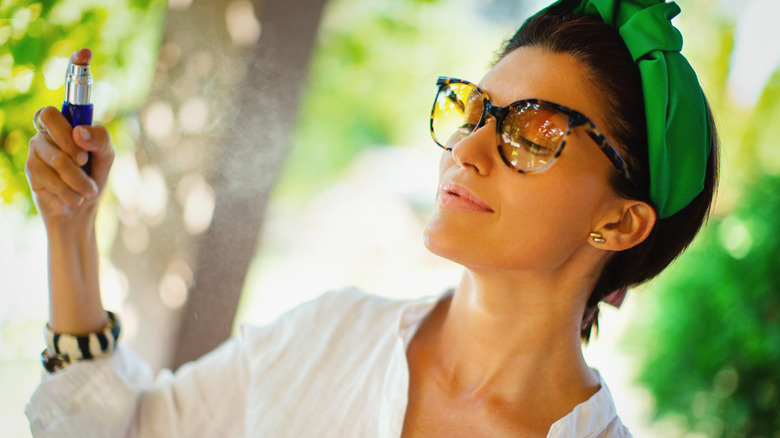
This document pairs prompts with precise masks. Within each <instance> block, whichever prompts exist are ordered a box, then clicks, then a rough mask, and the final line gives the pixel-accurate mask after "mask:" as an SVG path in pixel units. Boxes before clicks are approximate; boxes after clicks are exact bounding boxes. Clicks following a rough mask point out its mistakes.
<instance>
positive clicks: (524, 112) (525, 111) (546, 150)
mask: <svg viewBox="0 0 780 438" xmlns="http://www.w3.org/2000/svg"><path fill="white" fill-rule="evenodd" d="M567 125H568V116H566V115H565V114H562V113H560V112H559V111H556V110H554V109H551V108H546V107H545V106H544V105H542V104H539V103H531V102H519V103H516V104H513V105H512V106H511V107H510V108H509V112H508V113H507V114H506V116H505V118H504V120H503V121H502V123H501V126H500V128H499V132H500V134H501V135H500V141H499V142H498V143H499V144H498V147H499V149H500V152H501V155H502V156H503V157H504V159H505V160H506V161H507V162H508V163H509V164H510V165H511V166H512V167H514V168H515V169H518V170H523V171H531V170H537V169H540V168H542V167H544V166H545V165H547V163H549V162H550V161H551V160H552V159H553V158H554V157H555V154H556V152H557V151H558V149H559V148H560V147H561V144H562V143H563V140H564V137H565V135H566V127H567Z"/></svg>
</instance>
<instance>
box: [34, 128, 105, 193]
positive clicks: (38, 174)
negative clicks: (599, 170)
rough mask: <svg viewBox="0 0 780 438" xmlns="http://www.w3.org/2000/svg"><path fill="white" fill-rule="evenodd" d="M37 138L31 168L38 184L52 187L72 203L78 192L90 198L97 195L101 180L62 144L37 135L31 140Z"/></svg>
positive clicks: (52, 189) (48, 187)
mask: <svg viewBox="0 0 780 438" xmlns="http://www.w3.org/2000/svg"><path fill="white" fill-rule="evenodd" d="M39 135H40V134H39ZM33 142H34V144H33V147H32V148H31V150H30V155H31V156H30V157H29V158H28V172H29V176H30V182H31V185H33V186H35V187H34V188H42V189H45V190H48V191H50V192H52V193H54V194H56V195H57V196H58V197H60V198H61V199H62V200H63V201H64V202H66V203H67V204H69V205H74V204H73V201H74V200H76V199H75V198H74V196H77V197H78V198H86V199H91V198H94V197H95V196H97V194H98V186H97V184H96V183H95V182H94V181H93V180H92V179H91V178H89V177H87V175H86V174H85V173H84V171H82V170H81V168H80V167H79V166H77V165H76V164H75V163H74V162H73V160H71V158H70V157H69V156H68V155H67V154H65V153H64V152H63V151H62V150H61V149H60V148H58V147H57V146H56V145H53V144H51V143H50V142H48V141H40V139H35V137H34V138H33V141H31V144H32V143H33ZM33 183H34V184H33ZM79 204H80V202H79V203H78V204H75V205H79Z"/></svg>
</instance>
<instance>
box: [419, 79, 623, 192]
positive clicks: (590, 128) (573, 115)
mask: <svg viewBox="0 0 780 438" xmlns="http://www.w3.org/2000/svg"><path fill="white" fill-rule="evenodd" d="M450 84H464V85H468V86H471V87H473V88H474V90H476V91H477V92H478V93H479V94H480V96H481V97H482V99H483V105H482V115H481V116H480V119H479V123H477V125H476V126H475V127H474V131H476V130H477V129H478V128H481V127H482V126H484V125H485V124H486V123H487V121H488V118H490V117H493V118H494V119H495V120H496V135H497V139H496V141H497V142H500V141H501V122H503V121H504V119H505V118H506V116H507V115H508V114H509V109H510V108H512V107H513V106H520V105H524V104H532V105H542V106H545V107H548V108H552V109H554V110H557V111H559V112H561V113H563V114H565V115H566V116H568V118H569V123H568V125H567V126H566V133H565V135H564V138H563V141H562V142H561V144H560V146H558V149H557V150H556V151H555V154H554V156H553V158H552V159H551V160H550V161H549V162H547V163H546V164H545V165H543V166H541V167H540V168H538V169H532V170H523V169H518V168H516V167H514V166H513V165H512V164H511V163H510V161H509V160H508V159H507V157H506V156H505V155H504V152H503V150H502V149H501V147H500V144H498V153H499V155H500V156H501V159H502V160H503V161H504V163H505V164H506V165H507V166H509V167H510V168H512V169H514V170H516V171H518V172H520V173H539V172H543V171H545V170H547V169H549V168H550V167H551V166H552V165H553V163H555V161H556V159H557V158H558V157H559V156H560V155H561V152H563V149H564V147H565V146H566V139H567V138H568V137H569V134H571V130H572V129H573V128H575V127H578V126H582V127H583V129H584V130H585V133H587V134H588V137H590V138H591V139H592V140H593V141H594V142H595V143H596V145H597V146H598V147H599V149H601V151H602V152H603V153H604V155H606V156H607V159H609V161H610V163H612V165H613V166H615V169H617V171H618V173H620V174H621V175H622V176H623V177H625V178H626V179H628V180H629V181H630V182H631V184H633V185H634V186H635V187H636V186H637V183H636V181H635V180H634V177H633V176H632V175H631V171H630V170H629V168H628V163H627V162H626V160H624V159H623V157H622V156H621V155H620V154H619V153H618V151H617V150H616V149H615V148H614V147H613V146H612V145H611V144H610V143H609V140H607V138H606V137H605V136H604V134H602V133H601V131H599V129H598V128H596V125H595V124H594V123H593V122H592V121H590V119H588V118H587V117H586V116H585V115H584V114H582V113H580V112H578V111H575V110H573V109H571V108H567V107H565V106H563V105H558V104H557V103H553V102H548V101H546V100H540V99H522V100H518V101H515V102H512V103H510V104H509V105H507V106H496V105H493V104H492V103H491V102H490V96H488V94H487V92H485V91H484V90H483V89H481V88H479V87H478V86H477V85H476V84H474V83H473V82H469V81H466V80H463V79H457V78H451V77H446V76H440V77H439V79H438V80H436V85H438V87H439V90H438V91H437V92H436V98H435V99H434V101H433V109H432V110H431V137H432V138H433V141H435V142H436V144H437V145H439V146H440V147H442V148H443V149H446V150H452V148H451V147H447V146H445V145H443V144H441V143H439V140H438V139H436V135H435V133H434V130H433V122H434V114H435V113H436V102H438V100H439V94H441V92H442V90H444V89H445V87H447V85H450ZM448 97H450V100H451V101H453V102H454V101H455V99H452V95H451V94H450V95H449V96H448ZM457 103H458V104H459V103H460V102H457ZM474 131H471V132H472V133H473V132H474ZM469 135H470V134H469Z"/></svg>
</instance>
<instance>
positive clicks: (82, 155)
mask: <svg viewBox="0 0 780 438" xmlns="http://www.w3.org/2000/svg"><path fill="white" fill-rule="evenodd" d="M88 160H89V154H88V153H87V152H84V151H81V152H79V153H78V155H76V162H77V163H78V165H79V166H83V165H85V164H87V161H88Z"/></svg>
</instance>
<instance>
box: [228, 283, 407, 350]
mask: <svg viewBox="0 0 780 438" xmlns="http://www.w3.org/2000/svg"><path fill="white" fill-rule="evenodd" d="M407 304H408V302H407V301H401V300H392V299H388V298H383V297H379V296H375V295H370V294H367V293H365V292H363V291H360V290H358V289H354V288H351V289H344V290H339V291H334V292H329V293H326V294H323V295H321V296H320V297H318V298H315V299H314V300H311V301H308V302H306V303H303V304H301V305H299V306H297V307H295V308H294V309H292V310H290V311H289V312H287V313H285V314H283V315H282V316H280V317H279V318H278V319H277V320H276V321H274V322H272V323H271V324H269V325H266V326H245V327H243V328H242V335H243V338H244V340H243V341H244V342H245V343H246V346H247V348H248V352H249V355H250V357H258V355H260V356H262V357H264V358H269V357H274V356H277V355H283V356H284V355H287V354H289V353H291V352H292V351H307V352H308V353H309V354H310V355H312V356H313V355H315V354H328V355H332V354H333V353H334V352H335V351H338V350H340V349H342V348H347V349H353V350H354V349H359V346H360V345H366V344H371V343H372V342H377V341H378V340H379V339H381V338H384V337H387V336H389V335H391V333H392V328H393V327H394V325H395V324H394V322H395V321H396V320H397V319H398V316H399V314H400V313H401V310H402V309H403V307H404V306H405V305H407Z"/></svg>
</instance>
